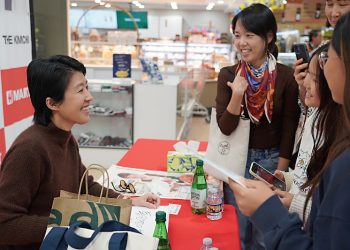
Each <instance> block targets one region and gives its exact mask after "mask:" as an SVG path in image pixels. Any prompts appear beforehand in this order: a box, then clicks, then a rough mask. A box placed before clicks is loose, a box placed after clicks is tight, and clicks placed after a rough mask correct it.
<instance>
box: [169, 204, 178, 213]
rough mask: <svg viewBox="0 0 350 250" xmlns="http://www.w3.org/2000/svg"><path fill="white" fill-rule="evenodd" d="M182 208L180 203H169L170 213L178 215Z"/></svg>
mask: <svg viewBox="0 0 350 250" xmlns="http://www.w3.org/2000/svg"><path fill="white" fill-rule="evenodd" d="M180 209H181V205H180V204H169V205H168V212H169V214H173V215H178V214H179V212H180Z"/></svg>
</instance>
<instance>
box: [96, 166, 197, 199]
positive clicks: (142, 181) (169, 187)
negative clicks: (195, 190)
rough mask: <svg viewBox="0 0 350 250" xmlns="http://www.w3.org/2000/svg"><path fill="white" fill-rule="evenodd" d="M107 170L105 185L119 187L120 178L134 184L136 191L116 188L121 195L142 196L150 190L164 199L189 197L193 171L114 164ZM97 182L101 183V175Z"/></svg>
mask: <svg viewBox="0 0 350 250" xmlns="http://www.w3.org/2000/svg"><path fill="white" fill-rule="evenodd" d="M107 172H108V174H109V183H108V184H109V185H106V184H105V186H106V187H109V188H113V186H112V184H113V185H114V187H115V188H117V189H119V183H120V181H121V180H124V181H125V182H126V183H127V184H129V183H131V184H133V185H134V187H135V189H136V193H130V192H122V190H116V191H118V192H121V193H122V194H123V195H128V196H142V195H144V194H146V193H150V192H152V193H154V194H157V195H158V196H160V198H165V199H181V200H189V199H190V197H191V183H192V176H193V173H167V172H164V171H151V170H146V169H136V168H127V167H121V166H115V165H112V166H111V167H110V168H108V170H107ZM97 182H98V183H100V184H101V185H102V183H103V178H102V176H101V177H100V178H99V179H98V180H97Z"/></svg>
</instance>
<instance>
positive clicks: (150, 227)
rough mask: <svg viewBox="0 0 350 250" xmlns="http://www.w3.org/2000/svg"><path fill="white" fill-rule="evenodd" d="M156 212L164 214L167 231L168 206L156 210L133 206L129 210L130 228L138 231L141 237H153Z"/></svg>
mask: <svg viewBox="0 0 350 250" xmlns="http://www.w3.org/2000/svg"><path fill="white" fill-rule="evenodd" d="M157 211H164V212H165V213H166V222H165V223H166V227H167V230H169V213H168V206H160V207H158V208H157V209H151V208H146V207H136V206H133V207H132V208H131V216H130V226H131V227H134V228H136V229H137V230H139V231H140V232H141V233H142V234H143V235H148V236H153V232H154V228H155V226H156V212H157Z"/></svg>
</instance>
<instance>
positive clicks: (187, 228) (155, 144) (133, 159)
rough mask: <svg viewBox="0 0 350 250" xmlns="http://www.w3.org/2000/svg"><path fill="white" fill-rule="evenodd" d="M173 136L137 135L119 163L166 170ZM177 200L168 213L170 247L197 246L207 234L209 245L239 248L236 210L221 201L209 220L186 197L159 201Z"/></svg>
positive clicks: (230, 249)
mask: <svg viewBox="0 0 350 250" xmlns="http://www.w3.org/2000/svg"><path fill="white" fill-rule="evenodd" d="M176 142H177V141H175V140H153V139H139V140H137V141H136V143H135V144H134V145H133V146H132V148H131V149H130V150H129V151H128V152H127V153H126V154H125V156H124V157H123V158H122V159H121V160H120V161H119V162H118V165H119V166H124V167H130V168H141V169H149V170H161V171H166V155H167V152H168V151H169V150H173V147H172V145H174V144H175V143H176ZM206 147H207V143H206V142H201V144H200V149H199V150H201V151H205V149H206ZM168 203H173V204H180V205H181V210H180V213H179V214H178V215H171V216H170V221H169V238H170V244H171V249H172V250H190V249H194V250H198V249H200V247H201V245H202V239H203V238H205V237H211V238H212V239H213V246H215V247H218V248H219V249H220V250H226V249H227V250H235V249H240V243H239V229H238V223H237V217H236V210H235V208H234V207H233V206H230V205H225V208H224V213H223V217H222V219H221V220H217V221H210V220H208V219H207V217H206V215H194V214H192V212H191V206H190V202H189V201H187V200H171V199H162V201H161V204H162V205H167V204H168Z"/></svg>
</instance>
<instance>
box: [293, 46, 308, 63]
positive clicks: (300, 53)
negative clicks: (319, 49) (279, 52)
mask: <svg viewBox="0 0 350 250" xmlns="http://www.w3.org/2000/svg"><path fill="white" fill-rule="evenodd" d="M293 48H294V52H295V55H296V57H297V59H298V60H299V59H300V58H303V63H308V62H309V60H310V55H309V52H308V51H307V47H306V44H305V43H296V44H294V45H293Z"/></svg>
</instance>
